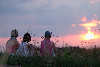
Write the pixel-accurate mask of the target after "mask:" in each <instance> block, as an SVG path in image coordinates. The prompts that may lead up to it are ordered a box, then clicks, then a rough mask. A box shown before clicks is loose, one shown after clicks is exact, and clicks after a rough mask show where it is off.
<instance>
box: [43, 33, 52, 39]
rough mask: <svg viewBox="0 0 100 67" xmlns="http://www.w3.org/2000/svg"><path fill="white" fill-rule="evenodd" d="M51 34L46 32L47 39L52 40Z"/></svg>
mask: <svg viewBox="0 0 100 67" xmlns="http://www.w3.org/2000/svg"><path fill="white" fill-rule="evenodd" d="M51 34H52V33H51V32H50V31H46V32H45V38H47V39H50V38H51Z"/></svg>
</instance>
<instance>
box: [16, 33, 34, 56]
mask: <svg viewBox="0 0 100 67" xmlns="http://www.w3.org/2000/svg"><path fill="white" fill-rule="evenodd" d="M30 41H31V36H30V34H29V33H26V34H24V37H23V41H22V43H21V44H20V46H19V48H18V50H17V53H16V54H17V55H20V56H33V55H34V52H33V51H34V47H33V45H32V44H30V43H29V42H30Z"/></svg>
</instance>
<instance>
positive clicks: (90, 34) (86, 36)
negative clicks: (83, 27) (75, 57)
mask: <svg viewBox="0 0 100 67" xmlns="http://www.w3.org/2000/svg"><path fill="white" fill-rule="evenodd" d="M94 38H95V35H94V34H93V33H92V32H88V33H87V34H86V35H85V40H91V39H94Z"/></svg>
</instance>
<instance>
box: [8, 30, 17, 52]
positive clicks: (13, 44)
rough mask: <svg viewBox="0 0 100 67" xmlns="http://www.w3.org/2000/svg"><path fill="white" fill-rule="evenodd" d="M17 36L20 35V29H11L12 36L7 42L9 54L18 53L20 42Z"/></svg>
mask: <svg viewBox="0 0 100 67" xmlns="http://www.w3.org/2000/svg"><path fill="white" fill-rule="evenodd" d="M17 37H18V31H17V30H16V29H13V30H12V31H11V38H10V39H9V40H8V41H7V43H6V52H7V53H8V54H15V53H16V51H17V49H18V47H19V42H18V41H17V39H16V38H17Z"/></svg>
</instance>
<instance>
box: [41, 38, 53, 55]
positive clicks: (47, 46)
mask: <svg viewBox="0 0 100 67" xmlns="http://www.w3.org/2000/svg"><path fill="white" fill-rule="evenodd" d="M53 45H54V43H53V42H52V41H50V40H49V39H44V40H43V41H42V42H41V49H40V52H41V55H42V56H45V55H46V54H47V53H48V54H49V56H52V49H53Z"/></svg>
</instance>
